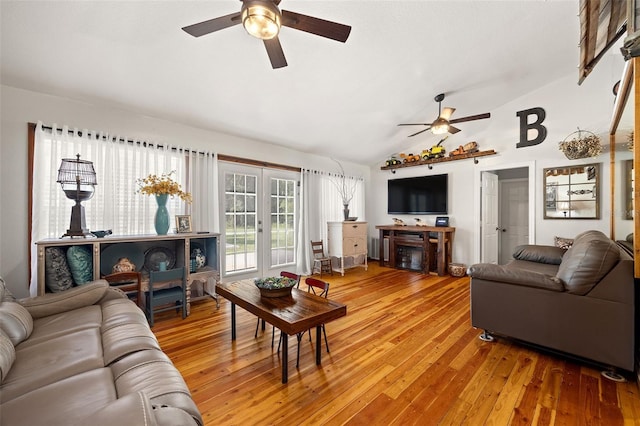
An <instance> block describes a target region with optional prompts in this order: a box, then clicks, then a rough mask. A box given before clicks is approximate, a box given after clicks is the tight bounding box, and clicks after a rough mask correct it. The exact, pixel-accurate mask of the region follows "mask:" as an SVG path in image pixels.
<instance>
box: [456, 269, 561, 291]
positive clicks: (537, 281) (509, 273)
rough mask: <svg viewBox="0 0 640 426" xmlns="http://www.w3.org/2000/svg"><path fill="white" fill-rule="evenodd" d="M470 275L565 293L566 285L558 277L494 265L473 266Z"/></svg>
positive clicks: (469, 271)
mask: <svg viewBox="0 0 640 426" xmlns="http://www.w3.org/2000/svg"><path fill="white" fill-rule="evenodd" d="M468 274H469V275H470V276H471V277H472V278H478V279H482V280H487V281H497V282H503V283H509V284H515V285H521V286H525V287H534V288H540V289H544V290H551V291H564V285H563V283H562V281H561V280H560V279H559V278H557V277H554V276H551V275H546V274H540V273H537V272H531V271H522V270H515V269H509V268H505V267H504V266H501V265H494V264H493V263H478V264H475V265H471V266H470V267H469V270H468Z"/></svg>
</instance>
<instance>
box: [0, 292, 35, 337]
mask: <svg viewBox="0 0 640 426" xmlns="http://www.w3.org/2000/svg"><path fill="white" fill-rule="evenodd" d="M0 328H1V329H2V331H4V333H5V334H6V335H7V336H8V337H9V339H11V343H13V344H14V345H17V344H18V343H20V342H22V341H23V340H25V339H27V338H28V337H29V336H30V335H31V332H32V331H33V318H32V317H31V314H30V313H29V311H27V309H26V308H25V307H24V306H22V305H21V304H19V303H18V302H2V303H0Z"/></svg>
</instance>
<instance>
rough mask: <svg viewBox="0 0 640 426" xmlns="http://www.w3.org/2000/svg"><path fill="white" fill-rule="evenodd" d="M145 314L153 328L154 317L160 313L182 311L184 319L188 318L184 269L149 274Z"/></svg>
mask: <svg viewBox="0 0 640 426" xmlns="http://www.w3.org/2000/svg"><path fill="white" fill-rule="evenodd" d="M146 296H147V300H146V302H147V303H146V308H145V312H146V314H147V318H148V320H149V325H150V326H151V327H153V316H154V314H156V313H158V312H164V311H169V310H172V309H175V310H176V312H178V310H179V309H182V319H185V318H186V317H187V273H186V269H185V268H184V267H181V268H175V269H169V270H168V271H151V272H150V273H149V291H148V292H147V295H146Z"/></svg>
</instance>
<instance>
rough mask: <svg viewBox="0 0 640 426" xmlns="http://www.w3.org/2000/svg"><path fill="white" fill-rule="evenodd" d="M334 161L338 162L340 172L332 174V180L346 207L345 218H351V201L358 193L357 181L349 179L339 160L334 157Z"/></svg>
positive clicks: (344, 210)
mask: <svg viewBox="0 0 640 426" xmlns="http://www.w3.org/2000/svg"><path fill="white" fill-rule="evenodd" d="M332 160H333V161H335V162H336V164H338V167H339V168H340V174H339V175H338V176H332V182H333V184H334V185H335V186H336V189H337V190H338V194H340V198H341V199H342V205H343V207H344V209H343V210H342V212H343V213H344V220H348V219H349V203H350V202H351V200H352V199H353V196H354V195H355V193H356V185H357V182H356V180H355V179H349V178H347V176H346V175H345V173H344V167H342V164H340V162H339V161H338V160H335V159H333V158H332Z"/></svg>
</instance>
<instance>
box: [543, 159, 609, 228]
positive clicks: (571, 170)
mask: <svg viewBox="0 0 640 426" xmlns="http://www.w3.org/2000/svg"><path fill="white" fill-rule="evenodd" d="M543 173H544V185H543V187H544V218H545V219H599V218H600V203H599V200H598V198H599V193H600V164H599V163H597V164H583V165H579V166H567V167H554V168H548V169H544V172H543Z"/></svg>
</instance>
